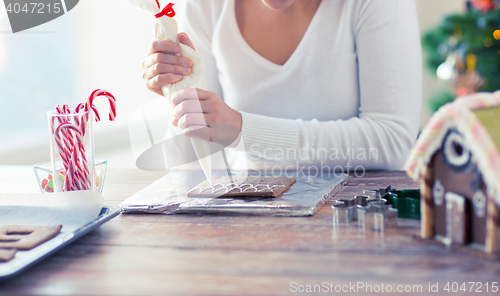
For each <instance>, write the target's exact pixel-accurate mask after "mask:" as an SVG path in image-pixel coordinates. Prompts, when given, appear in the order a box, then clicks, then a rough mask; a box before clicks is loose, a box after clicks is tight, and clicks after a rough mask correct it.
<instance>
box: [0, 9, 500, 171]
mask: <svg viewBox="0 0 500 296" xmlns="http://www.w3.org/2000/svg"><path fill="white" fill-rule="evenodd" d="M326 1H329V0H326ZM401 1H406V0H401ZM482 2H488V1H482ZM416 3H417V9H418V15H419V19H420V30H421V32H422V34H423V33H424V32H427V31H429V30H430V29H431V28H435V27H436V26H438V24H439V23H440V22H441V21H442V20H443V18H444V16H446V15H449V14H452V13H462V12H465V10H466V1H465V0H439V1H436V0H416ZM164 4H166V3H164ZM153 22H154V20H153V19H152V17H151V15H149V14H148V13H146V12H142V11H140V10H138V9H137V8H135V7H133V6H131V5H129V4H128V3H127V2H126V1H124V0H106V1H103V0H85V1H80V2H79V4H78V5H77V6H76V7H75V8H74V9H73V10H72V11H70V12H68V13H67V14H66V15H63V16H61V17H59V18H57V19H55V20H53V21H51V22H49V23H47V24H44V25H41V26H38V27H35V28H32V29H30V30H27V31H24V32H20V33H16V34H12V33H11V30H10V25H9V22H8V18H7V13H6V11H5V10H4V7H3V6H2V7H0V164H10V165H15V164H24V165H32V164H35V163H37V162H43V161H49V160H50V154H49V143H48V131H47V122H46V121H47V120H46V114H45V112H46V111H48V110H51V109H53V108H54V106H55V105H57V104H65V103H66V104H69V105H70V106H76V105H77V104H78V103H80V102H84V101H85V100H86V99H87V96H88V95H89V94H90V93H91V92H92V91H93V90H94V89H96V88H103V89H106V90H108V91H110V92H111V93H112V94H113V95H115V97H116V98H117V101H118V105H117V106H118V107H117V110H118V111H117V121H116V122H109V121H107V120H103V121H101V122H99V123H96V124H95V125H94V131H95V143H96V157H98V158H102V159H106V160H108V163H109V164H108V165H109V166H110V167H114V168H127V167H135V165H134V162H135V160H134V158H133V155H132V151H131V147H130V142H129V136H128V118H129V117H130V116H131V115H132V114H133V112H134V111H136V110H137V109H139V108H140V107H141V106H142V105H144V104H145V103H148V102H151V101H153V100H154V99H156V98H158V96H157V95H155V94H153V93H151V92H149V91H148V90H147V89H146V87H145V84H144V82H143V80H142V69H141V64H142V61H143V59H144V57H145V56H146V51H147V49H148V46H149V43H150V42H151V40H152V25H153ZM499 38H500V37H499ZM427 54H428V53H425V52H424V62H423V63H424V64H425V63H426V62H425V61H426V59H427V58H426V55H427ZM423 88H424V89H423V90H424V92H423V93H424V106H423V108H422V110H423V111H422V123H421V125H422V126H423V125H425V123H426V122H427V120H428V119H429V116H430V114H431V111H430V109H429V108H428V102H429V101H431V100H433V99H434V98H435V94H436V93H439V92H440V91H442V90H443V89H448V90H450V91H453V88H452V87H451V86H450V84H449V83H448V82H447V81H446V80H445V79H438V78H437V77H436V72H435V71H434V72H431V71H428V68H427V67H425V70H424V85H423ZM96 105H97V107H98V109H99V110H100V112H101V113H102V117H103V118H106V117H107V115H105V114H107V112H108V110H109V105H108V103H107V101H105V100H104V99H102V100H96Z"/></svg>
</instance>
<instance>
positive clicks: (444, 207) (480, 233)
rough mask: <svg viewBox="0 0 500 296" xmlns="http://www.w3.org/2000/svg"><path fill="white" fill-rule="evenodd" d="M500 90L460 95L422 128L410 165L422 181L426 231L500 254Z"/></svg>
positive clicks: (473, 248) (462, 245) (451, 243)
mask: <svg viewBox="0 0 500 296" xmlns="http://www.w3.org/2000/svg"><path fill="white" fill-rule="evenodd" d="M499 148H500V91H497V92H495V93H478V94H472V95H468V96H464V97H461V98H458V99H456V100H455V101H454V102H452V103H449V104H447V105H445V106H443V107H442V108H441V109H439V110H438V111H437V112H436V113H435V114H434V115H433V117H432V118H431V120H430V121H429V123H428V124H427V126H426V127H425V129H424V130H423V131H422V133H421V135H420V137H419V139H418V140H417V143H416V144H415V147H414V148H413V150H412V151H411V153H410V156H409V158H408V161H407V163H406V166H405V169H406V171H407V173H408V175H409V176H410V177H412V178H414V179H418V180H420V181H421V186H420V189H421V190H420V192H421V215H422V221H421V237H422V238H424V239H431V240H434V241H437V242H440V243H442V244H445V245H447V246H449V247H452V248H455V249H460V250H471V251H474V252H477V251H480V252H484V254H486V255H488V256H493V257H497V255H498V254H500V214H499V212H500V209H499V207H500V206H499V205H500V153H499Z"/></svg>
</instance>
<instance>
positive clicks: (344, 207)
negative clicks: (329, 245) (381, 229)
mask: <svg viewBox="0 0 500 296" xmlns="http://www.w3.org/2000/svg"><path fill="white" fill-rule="evenodd" d="M386 202H387V200H385V199H381V198H372V197H370V196H368V195H356V196H354V197H352V198H343V199H339V200H336V201H335V202H334V204H333V205H332V212H333V225H340V224H349V223H351V222H354V221H357V220H358V209H359V208H360V207H361V208H364V207H367V206H368V205H369V204H371V203H382V204H384V203H386Z"/></svg>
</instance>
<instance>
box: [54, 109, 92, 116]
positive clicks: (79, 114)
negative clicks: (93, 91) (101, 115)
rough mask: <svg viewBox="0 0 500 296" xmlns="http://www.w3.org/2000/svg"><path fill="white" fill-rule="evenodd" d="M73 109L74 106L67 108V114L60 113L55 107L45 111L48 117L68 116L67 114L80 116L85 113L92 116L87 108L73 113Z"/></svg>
mask: <svg viewBox="0 0 500 296" xmlns="http://www.w3.org/2000/svg"><path fill="white" fill-rule="evenodd" d="M75 110H76V108H69V111H70V113H69V114H60V113H58V111H57V110H55V109H53V110H49V111H47V112H46V113H47V116H50V117H68V116H71V117H73V116H82V115H86V114H89V115H90V116H92V112H91V110H87V111H84V110H81V111H80V112H78V113H75V112H74V111H75Z"/></svg>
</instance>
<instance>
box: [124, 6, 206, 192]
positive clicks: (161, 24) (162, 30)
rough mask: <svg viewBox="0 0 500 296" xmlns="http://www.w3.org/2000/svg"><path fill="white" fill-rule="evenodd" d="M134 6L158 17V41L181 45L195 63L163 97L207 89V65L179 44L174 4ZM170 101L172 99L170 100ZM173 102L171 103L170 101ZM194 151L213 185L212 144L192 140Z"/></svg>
mask: <svg viewBox="0 0 500 296" xmlns="http://www.w3.org/2000/svg"><path fill="white" fill-rule="evenodd" d="M128 1H129V2H130V3H131V4H132V5H135V6H137V7H139V8H141V9H144V10H146V11H148V12H151V13H152V14H153V15H154V16H155V17H156V23H155V25H154V36H155V38H156V40H170V41H172V42H175V43H177V44H179V46H180V47H181V48H182V53H181V55H182V56H183V57H186V58H188V59H190V60H191V61H192V62H193V68H192V73H191V74H190V75H188V76H184V78H183V79H182V80H181V81H179V82H176V83H173V84H167V85H164V86H162V88H161V90H162V91H163V95H164V96H165V97H166V98H167V99H169V98H168V95H169V94H171V93H173V92H176V91H178V90H181V89H184V88H188V87H196V88H200V89H204V90H206V89H207V73H206V71H205V65H203V61H202V59H201V56H200V55H199V54H198V53H197V52H196V51H195V50H194V49H192V48H191V47H189V46H187V45H184V44H182V43H179V41H178V40H177V34H178V29H177V22H176V21H175V19H173V17H174V16H175V11H174V10H173V8H172V6H173V5H174V4H173V3H169V4H168V5H167V6H165V8H163V10H161V8H160V3H159V2H158V0H156V1H155V0H128ZM169 101H170V99H169ZM170 102H171V101H170ZM190 140H191V144H192V145H193V149H194V151H195V153H196V157H197V158H198V161H199V162H200V166H201V168H202V170H203V173H204V174H205V177H206V178H207V180H208V182H209V183H210V184H212V160H211V157H210V155H211V146H210V142H209V141H207V140H204V139H201V138H195V137H192V138H190Z"/></svg>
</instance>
